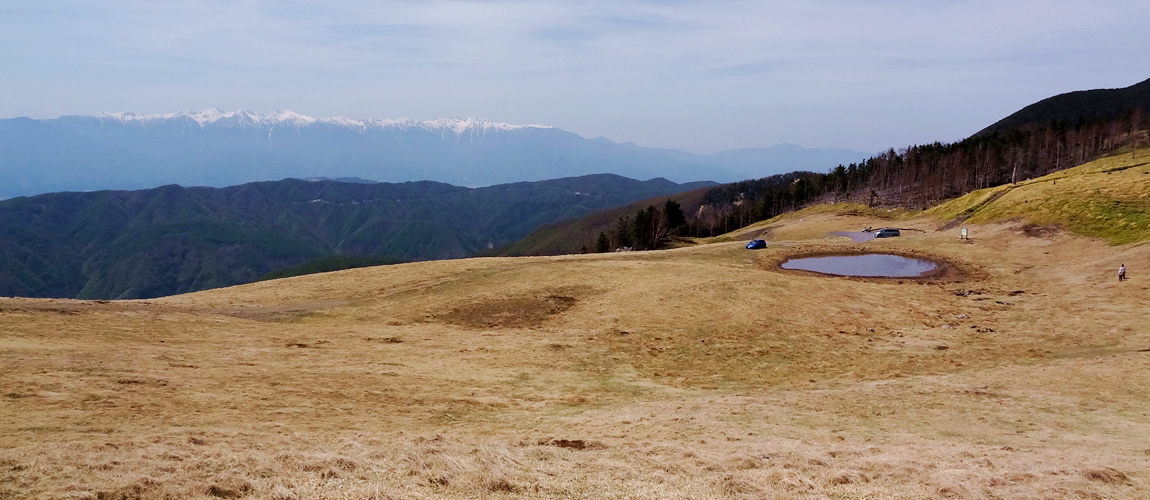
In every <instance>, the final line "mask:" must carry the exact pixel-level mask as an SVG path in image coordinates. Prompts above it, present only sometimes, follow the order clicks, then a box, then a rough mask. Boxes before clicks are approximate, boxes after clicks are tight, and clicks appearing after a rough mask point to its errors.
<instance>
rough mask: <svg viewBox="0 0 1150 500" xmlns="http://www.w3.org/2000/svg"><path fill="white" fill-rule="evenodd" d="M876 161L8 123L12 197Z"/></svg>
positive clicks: (2, 154) (725, 171)
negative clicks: (274, 182) (290, 181)
mask: <svg viewBox="0 0 1150 500" xmlns="http://www.w3.org/2000/svg"><path fill="white" fill-rule="evenodd" d="M866 156H867V154H865V153H861V152H857V151H850V150H845V149H834V148H826V149H807V148H802V147H799V146H795V145H778V146H774V147H770V148H763V149H741V150H734V151H725V152H720V153H715V154H709V155H698V154H692V153H688V152H684V151H679V150H670V149H658V148H645V147H641V146H636V145H634V144H620V143H616V142H612V141H610V140H606V139H601V138H600V139H585V138H583V137H580V136H579V135H577V134H574V133H571V132H567V131H564V130H560V129H557V128H554V127H550V126H545V125H512V124H507V123H501V122H494V121H490V120H482V119H473V118H466V119H439V120H430V121H413V120H356V119H349V118H340V117H336V118H313V117H310V116H305V115H301V114H297V113H293V112H290V111H281V112H278V113H270V114H260V113H251V112H246V111H233V112H224V111H220V110H207V111H202V112H182V113H172V114H164V115H139V114H133V113H106V114H99V115H88V116H65V117H61V118H56V119H49V120H35V119H30V118H12V119H4V120H0V175H2V176H3V178H4V179H5V182H4V183H2V184H0V199H5V198H11V197H15V196H29V195H35V194H40V193H49V192H60V191H89V190H101V189H145V188H151V187H156V186H160V185H166V184H179V185H183V186H214V187H221V186H230V185H237V184H243V183H246V182H254V181H263V180H271V179H283V178H289V177H293V178H302V179H307V178H333V179H344V178H347V179H351V178H357V179H367V180H371V181H379V182H406V181H418V180H430V181H437V182H444V183H449V184H455V185H462V186H472V187H478V186H490V185H495V184H503V183H509V182H521V181H539V180H545V179H555V178H563V177H574V176H581V175H589V174H597V173H612V174H617V175H621V176H624V177H629V178H634V179H652V178H657V177H662V178H666V179H669V180H671V181H674V182H690V181H698V180H710V181H717V182H731V181H736V180H742V179H748V178H759V177H764V176H768V175H772V174H776V173H783V172H790V171H795V170H812V171H827V170H829V169H830V168H833V167H834V166H836V165H838V164H839V163H849V162H852V161H859V160H861V159H863V158H865V157H866Z"/></svg>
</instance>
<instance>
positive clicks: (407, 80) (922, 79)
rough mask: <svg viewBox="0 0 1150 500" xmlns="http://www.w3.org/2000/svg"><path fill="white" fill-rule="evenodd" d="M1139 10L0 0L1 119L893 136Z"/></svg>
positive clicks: (1040, 76)
mask: <svg viewBox="0 0 1150 500" xmlns="http://www.w3.org/2000/svg"><path fill="white" fill-rule="evenodd" d="M1146 19H1150V5H1147V4H1145V3H1144V2H1138V1H1104V2H1095V3H1084V2H1072V1H1067V0H1058V1H1052V2H1034V1H1023V2H1000V1H990V0H969V1H945V2H912V1H909V0H886V1H879V2H864V1H861V0H858V1H856V0H816V1H798V0H787V1H776V2H757V1H743V0H728V1H719V2H703V1H693V0H677V1H653V0H646V1H613V2H609V1H602V0H587V1H574V0H572V1H562V0H541V1H515V0H511V1H505V0H489V1H487V0H472V1H466V0H454V1H451V0H431V1H414V0H405V1H384V2H371V1H347V2H321V1H314V0H286V1H272V0H207V1H191V0H182V1H180V0H177V1H166V2H154V1H143V0H110V1H105V2H99V3H96V2H86V1H80V0H65V1H52V0H48V1H42V2H35V3H33V2H26V3H23V4H21V5H12V4H9V5H3V6H0V64H2V65H3V67H5V68H6V70H7V73H8V74H9V75H12V76H11V77H9V78H4V79H0V93H3V95H5V96H10V97H9V98H6V99H5V100H3V101H0V116H14V115H33V116H54V115H59V114H68V113H77V112H93V111H119V110H133V111H140V112H165V111H174V110H177V109H186V108H196V107H210V106H224V107H244V108H251V109H256V110H260V111H270V110H273V109H280V108H295V109H297V110H300V111H303V112H307V113H309V114H319V115H325V114H349V115H352V116H361V117H368V116H374V117H385V116H396V115H397V114H402V115H404V116H412V117H415V118H430V117H433V116H436V115H441V114H448V115H458V114H479V115H483V116H487V117H491V118H495V119H500V120H511V121H515V120H518V121H524V122H541V121H547V122H551V123H554V124H555V125H558V126H561V127H565V128H570V129H574V130H575V131H577V132H580V133H583V134H585V135H591V136H597V135H605V136H608V137H611V138H613V139H617V140H636V141H637V142H640V143H644V144H651V145H659V146H683V147H688V148H694V149H719V148H724V147H736V146H761V145H769V144H772V143H775V142H784V141H787V142H798V143H804V144H808V145H843V146H850V147H856V148H861V147H884V146H889V145H893V144H891V143H892V142H894V141H900V140H901V141H903V142H908V143H909V142H914V141H923V140H934V139H941V140H950V139H956V138H958V137H961V136H962V135H963V134H965V133H969V132H972V131H974V130H977V129H978V128H980V127H981V125H985V123H986V122H987V121H993V119H997V118H999V117H1000V115H1002V114H1005V113H1006V112H1009V111H1012V110H1013V108H1016V107H1019V106H1021V105H1025V104H1027V103H1029V102H1030V101H1031V100H1034V99H1037V98H1041V97H1045V96H1046V95H1049V94H1052V93H1056V92H1060V91H1067V90H1073V89H1077V88H1084V87H1097V86H1121V85H1128V84H1132V83H1135V82H1136V81H1139V80H1141V79H1143V78H1145V77H1146V76H1150V75H1147V74H1146V73H1147V68H1146V67H1145V63H1144V62H1141V61H1143V60H1145V57H1144V54H1142V53H1141V51H1142V50H1144V48H1145V47H1147V46H1150V35H1148V34H1147V30H1145V29H1144V27H1143V26H1141V23H1143V22H1144V21H1145V20H1146ZM1140 65H1141V66H1140ZM959 97H961V98H963V99H968V100H969V101H968V102H957V101H956V99H957V98H959ZM878 110H887V111H890V112H898V113H900V114H898V115H897V116H894V115H892V114H891V113H889V112H888V113H884V114H883V115H882V116H874V115H875V113H877V112H879V111H878ZM868 117H869V118H868ZM656 122H657V123H658V126H654V125H652V123H656ZM895 144H897V142H895Z"/></svg>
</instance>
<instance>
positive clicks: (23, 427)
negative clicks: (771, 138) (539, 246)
mask: <svg viewBox="0 0 1150 500" xmlns="http://www.w3.org/2000/svg"><path fill="white" fill-rule="evenodd" d="M1143 154H1144V155H1145V156H1142V157H1141V158H1132V157H1131V155H1130V154H1129V153H1127V154H1126V155H1125V156H1121V157H1114V158H1108V159H1104V160H1100V161H1099V162H1095V163H1092V164H1088V165H1085V166H1082V167H1078V168H1077V169H1074V170H1069V171H1065V172H1061V173H1059V174H1055V175H1053V176H1051V177H1049V178H1042V179H1035V180H1033V181H1028V182H1026V183H1019V184H1018V185H1016V186H1013V187H1006V186H1004V187H1001V188H996V189H998V190H1008V191H1009V192H1007V193H1005V194H1003V195H1002V196H998V197H994V193H988V192H977V193H972V194H971V195H969V196H967V197H965V198H961V199H958V200H954V201H952V202H951V203H950V204H948V205H943V206H940V207H938V208H936V209H934V210H932V211H928V212H924V213H905V212H891V213H887V212H884V211H881V210H878V211H876V210H873V209H867V208H865V207H857V206H845V207H838V208H836V207H834V206H822V207H817V208H813V209H809V210H807V211H804V212H800V213H796V214H791V215H787V216H784V217H780V218H777V219H774V220H771V221H766V222H764V223H761V224H759V225H757V226H754V227H751V228H746V229H744V230H741V231H740V232H739V233H737V234H735V235H732V236H731V237H729V238H728V239H736V240H737V241H728V242H716V243H705V244H700V245H696V246H692V247H687V248H680V249H675V250H666V251H658V252H632V253H613V254H599V255H577V256H561V257H537V258H535V257H533V258H486V259H466V260H453V261H434V262H419V263H411V264H400V265H393V266H382V267H372V268H362V269H353V270H347V271H339V272H333V273H326V274H316V275H308V276H301V277H295V278H287V279H281V280H273V281H266V282H259V283H254V284H250V285H244V286H239V287H232V288H224V289H217V290H209V291H205V292H198V293H193V294H187V295H180V296H173V297H167V298H162V299H152V300H143V301H76V300H49V299H19V298H9V299H0V499H15V498H75V499H80V498H91V499H131V498H166V497H167V498H240V497H250V498H271V499H294V498H299V499H307V498H397V499H398V498H444V497H447V498H450V497H480V498H501V497H538V498H543V497H546V498H841V499H854V498H883V499H886V498H906V499H918V498H1147V497H1150V327H1148V325H1150V306H1148V304H1150V245H1147V244H1146V243H1145V242H1146V241H1147V238H1148V235H1147V228H1146V225H1145V224H1146V220H1147V219H1146V216H1147V201H1148V200H1150V166H1148V165H1147V164H1146V163H1144V162H1145V161H1146V157H1148V156H1150V154H1147V153H1143ZM1122 162H1126V163H1122ZM1127 163H1128V164H1127ZM1055 179H1057V182H1054V181H1055ZM991 198H994V199H993V200H992V199H991ZM960 217H961V218H966V223H965V225H964V226H961V227H966V228H968V229H969V230H970V236H971V238H972V239H971V240H970V241H969V242H963V241H961V240H960V239H959V237H958V235H959V230H960V226H958V225H954V224H949V223H950V222H951V221H953V220H955V218H960ZM864 226H874V227H881V226H895V227H900V228H903V229H904V231H903V235H904V236H903V237H901V238H891V239H886V240H872V241H869V242H866V243H853V242H851V241H850V240H849V239H847V238H843V237H838V236H833V235H831V234H829V233H830V232H831V231H857V230H858V229H860V228H862V227H864ZM943 228H945V229H943ZM750 235H763V236H764V237H765V238H766V239H768V245H769V246H768V248H767V249H765V250H759V251H748V250H745V249H744V248H743V246H742V245H743V238H745V237H749V236H750ZM859 251H891V252H896V253H903V254H912V255H923V256H929V257H934V258H937V259H939V260H942V261H944V262H946V263H947V265H949V266H951V269H952V271H953V272H950V273H947V274H946V275H944V276H942V277H939V278H932V279H927V280H907V279H904V280H884V279H851V278H834V277H826V276H819V275H814V274H810V273H802V272H789V271H784V270H782V269H779V267H778V265H777V264H778V262H780V261H781V260H783V259H785V258H787V257H788V256H792V255H798V254H803V253H821V252H831V253H834V252H844V253H850V252H859ZM1122 263H1125V264H1126V266H1127V267H1128V268H1129V277H1130V279H1129V280H1128V281H1126V282H1118V281H1117V269H1118V266H1119V264H1122Z"/></svg>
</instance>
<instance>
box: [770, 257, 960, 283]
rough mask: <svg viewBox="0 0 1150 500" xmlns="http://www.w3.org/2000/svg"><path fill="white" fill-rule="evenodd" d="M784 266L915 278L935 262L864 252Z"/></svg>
mask: <svg viewBox="0 0 1150 500" xmlns="http://www.w3.org/2000/svg"><path fill="white" fill-rule="evenodd" d="M781 267H782V268H783V269H792V270H795V269H797V270H802V271H813V272H816V273H823V274H834V275H838V276H863V277H868V278H914V277H918V276H922V275H923V274H925V273H928V272H930V271H933V270H934V269H935V268H936V267H938V264H936V263H934V262H931V261H929V260H924V259H914V258H910V257H903V256H901V255H890V254H879V253H872V254H865V255H843V256H834V257H804V258H799V259H790V260H787V261H785V262H783V264H782V266H781Z"/></svg>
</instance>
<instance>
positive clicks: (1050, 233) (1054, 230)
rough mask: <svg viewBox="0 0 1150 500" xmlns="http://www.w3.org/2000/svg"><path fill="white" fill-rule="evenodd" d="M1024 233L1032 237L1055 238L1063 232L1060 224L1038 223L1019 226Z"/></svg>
mask: <svg viewBox="0 0 1150 500" xmlns="http://www.w3.org/2000/svg"><path fill="white" fill-rule="evenodd" d="M1019 231H1022V234H1025V235H1027V236H1029V237H1031V238H1053V237H1055V236H1057V235H1058V233H1060V232H1062V227H1060V226H1059V225H1058V224H1048V225H1044V226H1043V225H1038V224H1023V226H1022V227H1020V228H1019Z"/></svg>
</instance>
